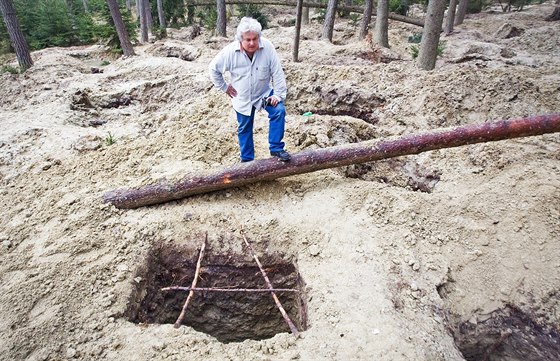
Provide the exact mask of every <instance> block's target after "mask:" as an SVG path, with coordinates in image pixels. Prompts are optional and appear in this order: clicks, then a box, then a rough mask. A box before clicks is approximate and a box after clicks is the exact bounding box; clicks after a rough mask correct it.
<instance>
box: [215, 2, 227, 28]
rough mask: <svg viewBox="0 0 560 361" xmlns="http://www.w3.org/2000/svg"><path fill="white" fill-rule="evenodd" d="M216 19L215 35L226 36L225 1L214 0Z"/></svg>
mask: <svg viewBox="0 0 560 361" xmlns="http://www.w3.org/2000/svg"><path fill="white" fill-rule="evenodd" d="M216 10H217V12H218V20H217V21H216V35H218V36H223V37H225V36H226V1H225V0H216Z"/></svg>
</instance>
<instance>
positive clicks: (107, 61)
mask: <svg viewBox="0 0 560 361" xmlns="http://www.w3.org/2000/svg"><path fill="white" fill-rule="evenodd" d="M109 64H111V62H110V61H109V60H103V61H102V62H101V66H107V65H109Z"/></svg>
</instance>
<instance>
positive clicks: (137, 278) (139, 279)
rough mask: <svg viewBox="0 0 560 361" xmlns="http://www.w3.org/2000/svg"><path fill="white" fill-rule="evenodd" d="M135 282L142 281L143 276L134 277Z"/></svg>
mask: <svg viewBox="0 0 560 361" xmlns="http://www.w3.org/2000/svg"><path fill="white" fill-rule="evenodd" d="M134 282H136V283H140V282H142V277H134Z"/></svg>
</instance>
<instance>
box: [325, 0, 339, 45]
mask: <svg viewBox="0 0 560 361" xmlns="http://www.w3.org/2000/svg"><path fill="white" fill-rule="evenodd" d="M336 5H337V0H329V3H328V5H327V13H326V14H325V20H324V22H323V33H322V35H321V38H323V39H325V40H328V41H330V42H331V43H332V38H333V29H334V18H335V16H336Z"/></svg>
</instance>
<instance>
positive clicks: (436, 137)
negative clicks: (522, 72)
mask: <svg viewBox="0 0 560 361" xmlns="http://www.w3.org/2000/svg"><path fill="white" fill-rule="evenodd" d="M555 132H560V113H556V114H549V115H541V116H536V117H530V118H521V119H515V120H502V121H497V122H489V123H483V124H478V125H466V126H462V127H456V128H452V129H449V130H441V131H434V132H431V133H424V134H420V135H409V136H405V137H402V138H400V139H396V140H382V141H377V142H362V143H355V144H349V145H344V146H338V147H331V148H324V149H318V150H306V151H303V152H300V153H296V154H293V155H292V159H291V160H290V161H289V162H288V163H282V162H279V161H278V160H277V159H262V160H256V161H253V162H249V163H241V164H238V165H236V166H233V167H229V168H223V169H222V170H219V171H218V172H215V173H213V174H209V175H188V176H186V177H184V178H183V179H182V180H180V181H178V182H176V183H170V182H167V181H161V182H159V183H157V184H152V185H147V186H143V187H140V188H136V189H117V190H112V191H109V192H106V193H105V194H104V195H103V201H104V202H106V203H111V204H113V205H114V206H115V207H117V208H137V207H142V206H148V205H152V204H158V203H164V202H168V201H173V200H177V199H181V198H184V197H188V196H191V195H195V194H203V193H208V192H213V191H217V190H222V189H227V188H232V187H239V186H242V185H246V184H251V183H255V182H261V181H268V180H272V179H277V178H281V177H287V176H290V175H294V174H302V173H309V172H314V171H317V170H321V169H327V168H335V167H342V166H346V165H350V164H358V163H366V162H372V161H377V160H381V159H387V158H394V157H399V156H402V155H409V154H418V153H422V152H426V151H429V150H434V149H442V148H452V147H459V146H463V145H468V144H476V143H484V142H492V141H498V140H504V139H511V138H520V137H528V136H534V135H541V134H547V133H555Z"/></svg>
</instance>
